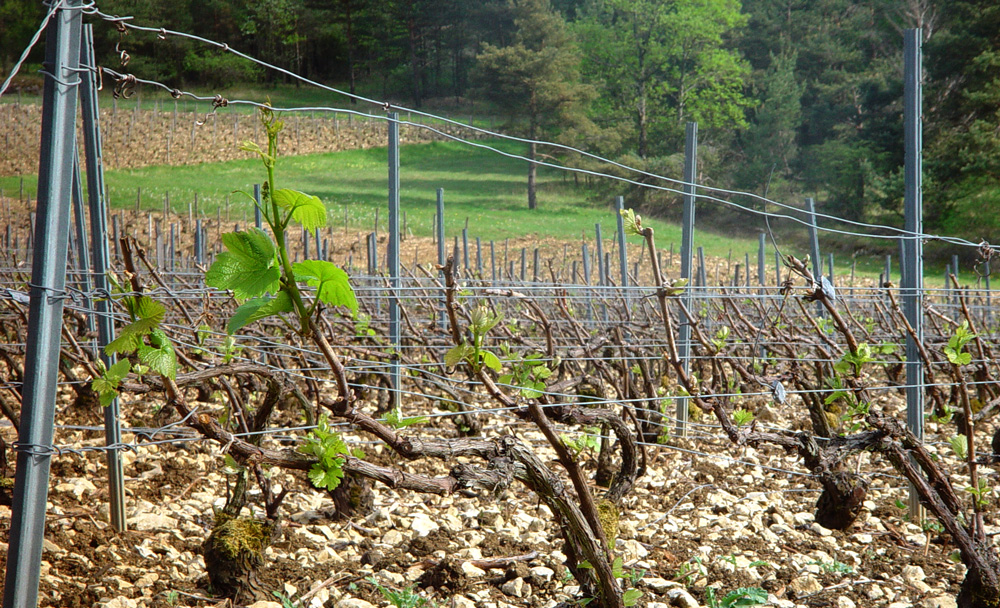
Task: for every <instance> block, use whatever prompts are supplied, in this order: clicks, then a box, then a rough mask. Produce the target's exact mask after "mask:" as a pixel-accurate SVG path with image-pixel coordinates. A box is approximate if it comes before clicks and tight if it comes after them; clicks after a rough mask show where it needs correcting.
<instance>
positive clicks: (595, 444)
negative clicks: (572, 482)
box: [559, 426, 601, 457]
mask: <svg viewBox="0 0 1000 608" xmlns="http://www.w3.org/2000/svg"><path fill="white" fill-rule="evenodd" d="M600 433H601V429H600V428H598V427H596V426H588V427H586V428H584V429H583V432H582V433H581V434H579V435H577V436H576V437H571V436H569V435H566V434H562V435H560V436H559V439H560V440H561V441H562V442H563V445H565V446H566V447H567V448H569V449H570V450H572V451H573V456H574V457H579V456H580V454H581V453H582V452H584V451H587V452H591V453H593V452H596V451H597V449H598V448H600V447H601V444H600V441H599V438H600Z"/></svg>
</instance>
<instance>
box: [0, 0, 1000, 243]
mask: <svg viewBox="0 0 1000 608" xmlns="http://www.w3.org/2000/svg"><path fill="white" fill-rule="evenodd" d="M100 9H101V10H102V11H104V12H105V13H110V14H118V15H134V16H135V19H136V23H143V24H146V25H150V26H157V27H159V26H162V27H166V28H168V29H176V30H181V31H186V32H191V33H194V34H197V35H200V36H204V37H206V38H209V39H212V40H218V41H223V42H226V43H228V44H230V45H231V46H232V47H233V48H239V49H241V50H243V51H244V52H247V53H249V54H252V55H254V56H256V57H258V58H261V59H264V60H266V61H269V62H272V63H274V64H276V65H279V66H282V67H285V68H287V69H290V70H293V71H295V72H297V73H299V74H302V75H304V76H307V77H309V78H311V79H315V80H319V81H321V82H324V83H328V84H334V85H337V86H341V87H342V88H343V89H344V90H347V91H350V92H352V93H356V94H358V95H364V96H369V97H372V98H376V99H380V100H389V101H391V102H393V103H398V104H402V105H406V106H409V107H415V108H423V109H427V110H430V111H435V112H441V113H445V114H447V113H448V112H456V111H461V112H462V113H464V114H466V115H467V114H468V113H477V114H490V115H493V116H499V117H502V118H503V125H502V126H503V128H504V129H506V131H507V132H509V133H516V134H519V135H525V136H528V137H530V138H532V139H540V140H547V141H555V142H560V143H567V144H572V145H574V146H577V147H579V148H582V149H585V150H587V151H589V152H593V153H595V154H599V155H601V156H603V157H606V158H609V159H613V160H617V161H624V162H626V163H627V164H629V165H631V166H636V167H639V168H643V169H646V170H648V171H649V172H650V173H654V174H660V175H670V176H679V175H680V172H681V171H680V167H681V162H682V156H681V153H682V149H683V133H684V125H685V123H686V122H687V121H697V122H698V124H699V137H700V148H699V151H700V154H701V157H702V158H701V160H700V162H701V167H700V174H701V176H702V177H703V180H704V182H703V183H709V184H711V185H714V186H720V187H725V188H730V189H737V190H744V191H749V192H753V193H756V194H765V193H766V194H767V195H768V196H769V197H771V198H779V199H781V200H787V201H799V200H801V199H802V198H803V197H806V196H812V197H815V198H816V200H817V203H818V205H819V209H820V210H821V211H824V212H826V213H830V214H832V215H836V216H839V217H842V218H846V219H850V220H860V221H867V222H872V223H876V224H882V225H901V214H902V198H903V196H902V191H903V185H902V164H903V145H902V120H901V118H902V98H901V96H902V47H903V45H902V32H903V30H904V29H907V28H919V29H921V30H922V32H923V39H924V45H923V57H924V66H925V78H924V114H925V123H924V125H925V126H924V133H923V137H924V150H925V152H924V172H925V175H924V186H925V190H924V205H925V229H926V230H927V231H930V232H946V233H949V234H956V235H961V236H964V237H967V238H970V239H977V240H978V239H986V240H989V238H990V234H989V233H990V232H991V231H992V230H994V229H996V228H1000V220H998V219H997V218H996V215H995V214H993V213H992V212H990V211H989V209H990V208H991V207H992V205H990V203H991V202H996V201H997V200H998V198H1000V76H998V74H1000V71H998V68H1000V5H997V4H996V3H995V2H992V1H987V0H947V1H945V0H904V1H899V0H754V1H748V2H746V3H741V2H740V1H739V0H481V1H477V2H467V1H464V0H380V1H378V2H375V1H372V0H336V1H333V0H330V1H320V0H259V1H257V2H228V1H224V0H105V1H103V2H100ZM43 10H44V7H43V5H42V3H41V2H37V1H35V0H5V2H4V3H3V6H2V7H0V63H2V66H3V69H4V72H5V73H6V72H7V71H8V70H9V68H10V66H11V65H12V63H13V61H14V60H15V59H16V58H17V56H18V55H19V54H20V52H21V49H22V48H23V47H24V45H25V43H26V41H27V38H28V37H30V35H31V34H32V33H33V32H34V29H35V28H36V27H37V24H38V22H39V20H40V19H41V17H42V15H43ZM100 31H101V32H102V33H101V34H100V37H101V40H100V44H101V48H100V50H99V56H100V57H102V61H103V62H105V63H106V64H108V65H113V64H114V63H115V62H117V61H118V57H117V56H116V55H115V50H114V47H115V43H116V42H118V37H119V34H118V33H117V32H116V31H115V30H114V29H112V28H101V30H100ZM129 45H130V47H129V48H130V49H132V51H131V56H132V62H131V63H130V65H129V70H130V71H131V72H133V73H135V74H137V75H140V76H141V77H143V78H150V79H156V80H160V81H162V82H165V83H167V84H169V85H170V86H184V87H196V86H200V87H216V88H218V87H233V86H237V85H250V86H254V87H260V88H262V89H266V88H267V87H268V86H272V85H276V84H282V83H280V82H278V81H277V80H276V79H277V78H281V76H280V75H276V73H275V72H272V71H267V72H265V71H264V70H262V69H260V68H259V67H257V66H255V65H253V64H251V63H249V62H245V61H243V60H241V59H240V58H238V57H235V56H233V55H230V54H227V53H222V52H219V51H218V50H216V49H213V48H211V47H208V46H205V45H197V44H195V43H193V42H191V41H183V40H171V41H170V43H169V44H165V43H163V42H161V41H158V40H157V37H156V36H155V35H149V36H146V37H143V36H141V35H139V34H133V35H132V37H131V38H130V40H129ZM36 53H40V49H36ZM40 57H41V56H40V54H39V55H38V58H37V59H36V61H40ZM331 103H338V104H339V103H348V102H347V101H345V100H331ZM365 109H367V108H365ZM531 154H532V155H536V154H537V155H541V156H542V157H544V158H550V157H551V156H552V155H558V154H557V152H554V151H552V150H541V149H539V150H535V149H532V150H531ZM560 160H562V161H564V162H573V163H575V164H576V165H577V166H591V165H593V164H594V161H585V160H584V159H567V158H561V159H560ZM591 168H599V169H602V170H609V169H608V167H591ZM650 179H652V178H650ZM598 190H599V188H598ZM650 192H651V191H649V190H647V189H640V188H636V189H635V191H634V192H631V193H629V196H628V197H627V198H628V204H629V205H631V206H633V207H637V208H639V209H640V210H642V211H644V212H646V213H653V214H658V215H663V216H668V217H669V216H671V215H673V214H675V213H676V212H677V211H676V210H677V208H678V206H679V203H678V200H677V197H675V196H669V195H666V194H655V193H652V194H651V193H650ZM530 198H531V197H530ZM529 204H534V200H533V198H532V200H529ZM718 220H719V221H720V222H722V223H726V222H727V221H728V222H730V223H732V224H733V225H737V224H738V223H739V218H736V217H731V218H727V217H726V216H725V214H724V213H722V214H721V215H720V216H719V218H718Z"/></svg>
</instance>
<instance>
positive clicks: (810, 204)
mask: <svg viewBox="0 0 1000 608" xmlns="http://www.w3.org/2000/svg"><path fill="white" fill-rule="evenodd" d="M806 211H808V212H809V257H810V258H812V272H813V278H814V279H815V280H816V285H817V286H819V284H820V283H819V282H820V281H821V280H822V279H823V262H822V261H821V260H820V259H819V230H818V229H817V226H816V202H815V201H814V200H813V199H811V198H807V199H806ZM816 314H817V315H819V316H821V317H822V316H823V305H822V304H820V303H819V302H816Z"/></svg>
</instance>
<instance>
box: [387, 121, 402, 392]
mask: <svg viewBox="0 0 1000 608" xmlns="http://www.w3.org/2000/svg"><path fill="white" fill-rule="evenodd" d="M388 254H389V259H388V266H389V268H388V269H387V270H388V271H389V287H390V288H391V289H392V293H391V294H390V296H389V342H390V343H391V344H392V348H393V353H392V359H391V366H392V367H391V372H390V380H391V383H392V395H391V403H392V407H393V408H394V409H397V410H398V409H399V407H400V399H399V388H400V386H399V347H400V331H399V325H400V324H399V114H398V113H396V112H390V113H389V251H388Z"/></svg>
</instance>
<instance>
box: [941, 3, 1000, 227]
mask: <svg viewBox="0 0 1000 608" xmlns="http://www.w3.org/2000/svg"><path fill="white" fill-rule="evenodd" d="M941 17H942V23H941V29H940V30H938V31H937V32H936V33H935V35H934V37H933V38H931V39H930V40H929V41H928V42H927V44H926V46H925V57H926V59H925V65H926V66H927V71H928V74H929V76H930V82H929V83H928V85H927V91H928V94H927V101H926V102H925V112H926V113H927V115H928V118H929V119H930V123H929V125H928V128H927V129H926V135H925V139H926V141H927V144H926V148H927V153H926V167H927V172H928V173H929V174H930V177H931V179H932V180H933V182H934V184H935V185H936V186H937V187H938V188H937V189H935V191H934V192H932V193H931V196H930V197H928V198H929V200H928V201H927V204H928V207H929V209H928V211H929V214H928V215H929V221H928V224H929V225H931V226H934V227H936V228H943V229H945V230H947V231H948V232H952V233H959V234H962V235H963V236H966V237H967V238H971V239H981V238H984V237H985V236H986V235H987V234H989V233H990V232H993V231H995V230H996V229H998V228H1000V221H997V219H996V217H995V215H996V214H995V213H991V212H990V211H991V210H992V209H995V207H996V200H997V195H998V193H1000V133H998V130H997V124H998V123H1000V76H998V73H1000V71H998V70H1000V29H998V28H1000V7H998V6H996V5H995V4H994V3H992V2H986V1H983V0H968V1H966V0H962V1H955V2H951V3H948V4H946V5H942V14H941Z"/></svg>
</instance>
